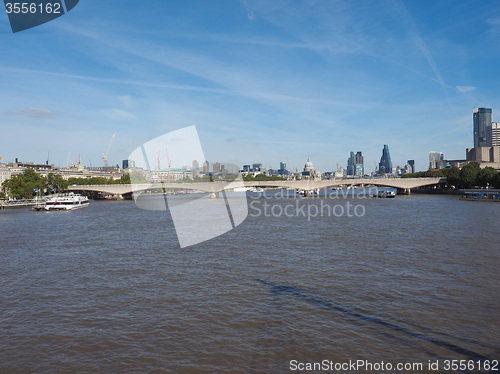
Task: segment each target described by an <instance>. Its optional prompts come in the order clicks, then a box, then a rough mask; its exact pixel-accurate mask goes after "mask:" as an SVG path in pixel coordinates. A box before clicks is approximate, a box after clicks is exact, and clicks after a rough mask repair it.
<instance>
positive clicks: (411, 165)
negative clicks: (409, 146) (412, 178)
mask: <svg viewBox="0 0 500 374" xmlns="http://www.w3.org/2000/svg"><path fill="white" fill-rule="evenodd" d="M407 165H408V166H409V167H407V168H406V170H407V172H408V173H416V172H417V171H416V170H415V160H408V163H407Z"/></svg>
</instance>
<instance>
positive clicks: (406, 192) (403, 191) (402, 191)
mask: <svg viewBox="0 0 500 374" xmlns="http://www.w3.org/2000/svg"><path fill="white" fill-rule="evenodd" d="M398 194H400V195H411V188H398Z"/></svg>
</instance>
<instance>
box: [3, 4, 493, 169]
mask: <svg viewBox="0 0 500 374" xmlns="http://www.w3.org/2000/svg"><path fill="white" fill-rule="evenodd" d="M0 10H1V12H0V87H1V89H0V131H1V133H0V157H2V158H3V161H12V160H14V158H15V157H18V158H19V159H20V160H24V161H34V162H44V161H45V160H46V158H47V154H48V152H50V163H55V164H56V165H58V166H65V165H66V163H67V160H68V156H69V159H70V160H71V161H72V162H76V161H77V160H78V155H80V156H81V160H82V163H84V164H87V165H89V164H90V163H91V164H92V165H93V166H99V165H102V160H101V158H100V157H101V154H102V152H104V150H105V147H106V144H107V143H109V141H110V139H111V136H112V135H113V133H114V132H115V131H116V133H117V134H116V138H115V142H114V144H113V146H112V148H111V151H110V154H109V160H110V163H112V164H114V163H120V164H121V160H123V159H125V158H127V156H128V155H129V154H130V152H131V151H132V149H133V147H134V146H135V147H137V146H138V145H140V144H142V143H144V142H146V141H148V140H150V139H153V138H155V137H157V136H160V135H163V134H165V133H167V132H170V131H174V130H177V129H180V128H183V127H186V126H191V125H196V126H197V128H198V132H199V135H200V140H201V143H202V146H203V150H204V152H205V156H206V158H207V159H209V160H210V161H220V162H233V163H236V164H239V165H243V164H246V163H254V162H262V163H263V164H264V166H265V167H269V166H273V167H274V168H277V167H278V166H279V162H280V161H285V162H286V161H287V159H289V160H290V166H291V167H293V168H295V167H298V168H302V167H303V166H304V163H305V161H306V159H307V157H308V156H310V157H311V160H312V161H313V163H314V165H315V166H316V167H317V168H319V169H320V170H321V171H328V170H334V169H335V168H336V163H337V162H340V165H343V166H345V164H346V160H347V158H348V156H349V152H350V151H362V152H363V155H364V156H365V170H366V171H368V172H370V171H373V170H374V168H375V163H377V164H378V162H379V160H380V156H381V150H382V148H383V145H384V144H388V145H389V149H390V152H391V157H392V160H393V164H394V165H404V164H405V163H406V161H407V160H408V159H415V160H416V166H417V169H426V168H427V166H428V152H429V151H441V152H444V153H445V155H446V157H447V158H449V159H463V158H465V148H467V147H471V146H472V109H473V108H474V107H478V106H479V107H482V106H485V107H491V108H493V120H495V121H500V105H498V103H499V96H500V73H499V71H500V70H499V61H500V3H499V2H498V1H461V2H456V1H439V2H436V1H368V0H365V1H332V0H328V1H327V0H324V1H280V0H272V1H271V0H267V1H260V0H256V1H253V0H246V1H243V0H242V1H238V0H230V1H224V0H217V1H207V0H203V1H189V2H187V1H158V0H141V1H131V0H119V1H118V0H112V1H97V0H81V1H80V3H79V5H78V6H77V7H75V8H74V9H73V10H72V11H71V12H69V13H68V14H66V15H64V16H63V17H60V18H58V19H56V20H54V21H52V22H49V23H47V24H44V25H41V26H38V27H36V28H33V29H31V30H26V31H23V32H20V33H16V34H13V33H12V32H11V29H10V26H9V23H8V19H7V15H6V13H5V11H4V8H3V5H0ZM70 153H71V155H70Z"/></svg>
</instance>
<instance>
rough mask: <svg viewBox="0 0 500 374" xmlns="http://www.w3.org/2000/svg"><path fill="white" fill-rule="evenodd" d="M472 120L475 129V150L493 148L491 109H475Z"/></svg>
mask: <svg viewBox="0 0 500 374" xmlns="http://www.w3.org/2000/svg"><path fill="white" fill-rule="evenodd" d="M472 120H473V127H474V148H479V147H491V146H492V139H491V124H492V121H491V108H474V110H473V113H472Z"/></svg>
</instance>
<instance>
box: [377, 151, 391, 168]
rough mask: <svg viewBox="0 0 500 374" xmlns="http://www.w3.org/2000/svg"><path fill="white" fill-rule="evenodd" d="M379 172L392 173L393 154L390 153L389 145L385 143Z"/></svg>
mask: <svg viewBox="0 0 500 374" xmlns="http://www.w3.org/2000/svg"><path fill="white" fill-rule="evenodd" d="M378 172H379V174H390V173H392V162H391V155H390V153H389V146H388V145H387V144H384V149H383V150H382V157H381V158H380V162H379V164H378Z"/></svg>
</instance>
